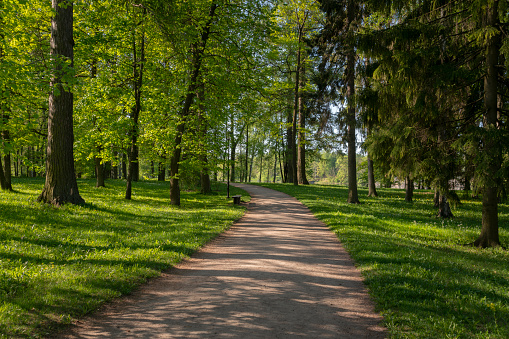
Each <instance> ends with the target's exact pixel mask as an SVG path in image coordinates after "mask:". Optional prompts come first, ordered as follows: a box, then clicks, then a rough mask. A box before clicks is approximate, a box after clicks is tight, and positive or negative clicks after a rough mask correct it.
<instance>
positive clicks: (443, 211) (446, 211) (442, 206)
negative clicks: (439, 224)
mask: <svg viewBox="0 0 509 339" xmlns="http://www.w3.org/2000/svg"><path fill="white" fill-rule="evenodd" d="M437 217H440V218H446V219H447V218H452V217H454V215H453V214H452V211H451V207H450V205H449V201H447V196H446V195H444V194H439V197H438V214H437Z"/></svg>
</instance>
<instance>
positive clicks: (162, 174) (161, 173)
mask: <svg viewBox="0 0 509 339" xmlns="http://www.w3.org/2000/svg"><path fill="white" fill-rule="evenodd" d="M157 169H158V171H157V181H164V179H165V178H166V165H165V164H163V163H162V162H160V163H159V166H158V167H157Z"/></svg>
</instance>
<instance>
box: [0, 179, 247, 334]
mask: <svg viewBox="0 0 509 339" xmlns="http://www.w3.org/2000/svg"><path fill="white" fill-rule="evenodd" d="M43 184H44V181H43V180H42V179H14V182H13V187H14V189H15V191H16V192H15V193H6V192H2V191H0V337H5V338H34V337H35V338H37V337H42V336H45V335H48V334H49V333H51V332H52V331H54V330H55V329H57V328H59V327H61V326H63V325H65V324H68V323H70V322H72V321H73V320H74V319H76V318H77V317H80V316H82V315H84V314H86V313H88V312H90V311H92V310H94V309H96V308H97V307H98V306H99V305H101V304H102V303H104V302H105V301H108V300H111V299H112V298H114V297H118V296H120V295H122V294H127V293H130V292H131V291H132V290H133V289H135V288H136V286H138V285H139V284H141V283H143V282H144V281H145V280H146V279H147V278H150V277H154V276H157V275H159V273H160V272H161V271H162V270H164V269H166V268H168V267H170V266H171V265H174V264H175V263H177V262H179V261H180V260H181V259H182V258H185V257H188V256H189V255H190V254H191V253H193V252H194V251H195V250H196V249H198V248H199V247H201V246H202V245H203V244H204V243H206V242H207V241H208V240H210V239H212V238H214V237H215V236H216V235H218V234H219V233H221V232H222V231H224V230H226V229H227V228H228V227H229V226H230V225H231V224H232V223H233V221H234V220H236V219H238V218H239V217H241V215H242V214H243V213H244V208H243V207H239V206H232V205H231V202H230V203H228V201H227V199H225V196H226V194H225V192H226V187H225V186H224V185H220V186H218V185H216V184H214V186H213V188H214V189H219V190H221V191H222V192H219V194H217V192H216V194H215V195H207V196H204V195H201V194H198V193H194V192H193V193H192V192H182V207H180V208H179V207H174V206H170V204H169V183H167V182H166V183H159V182H138V183H134V186H133V200H132V201H126V200H124V198H123V197H124V193H125V182H124V181H120V180H118V181H116V180H115V181H108V182H107V183H106V185H107V187H106V188H100V189H97V188H95V187H94V184H95V182H94V181H90V180H79V181H78V185H79V189H80V193H81V195H82V197H83V198H84V199H85V200H86V202H87V204H86V205H85V206H72V205H66V206H64V207H62V208H54V207H52V206H49V205H42V204H40V203H38V202H36V199H37V196H38V194H39V193H40V192H41V190H42V186H43ZM231 192H232V194H237V193H242V194H243V195H244V196H245V195H247V194H246V193H245V192H244V191H241V190H239V189H236V188H233V187H232V188H231Z"/></svg>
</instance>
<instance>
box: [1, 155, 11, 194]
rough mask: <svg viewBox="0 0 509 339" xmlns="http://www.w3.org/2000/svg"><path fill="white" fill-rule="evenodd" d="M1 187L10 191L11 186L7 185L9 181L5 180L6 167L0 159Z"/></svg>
mask: <svg viewBox="0 0 509 339" xmlns="http://www.w3.org/2000/svg"><path fill="white" fill-rule="evenodd" d="M0 188H1V189H2V190H3V191H8V190H9V188H8V186H7V182H6V181H5V174H4V168H3V165H2V161H1V160H0Z"/></svg>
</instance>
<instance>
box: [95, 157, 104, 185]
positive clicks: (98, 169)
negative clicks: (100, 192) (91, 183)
mask: <svg viewBox="0 0 509 339" xmlns="http://www.w3.org/2000/svg"><path fill="white" fill-rule="evenodd" d="M94 163H95V177H96V182H95V187H106V185H105V183H104V178H105V175H104V174H105V173H104V163H103V162H102V158H100V157H94Z"/></svg>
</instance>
